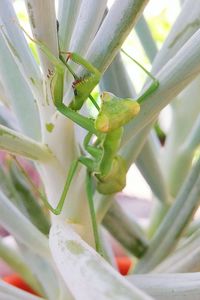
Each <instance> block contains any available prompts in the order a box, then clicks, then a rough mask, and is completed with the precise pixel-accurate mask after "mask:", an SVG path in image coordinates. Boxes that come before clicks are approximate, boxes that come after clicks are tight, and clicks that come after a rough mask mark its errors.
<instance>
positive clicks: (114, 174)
mask: <svg viewBox="0 0 200 300" xmlns="http://www.w3.org/2000/svg"><path fill="white" fill-rule="evenodd" d="M25 33H26V32H25ZM26 34H27V33H26ZM28 36H29V35H28ZM29 38H30V39H31V40H32V41H34V42H35V43H36V44H37V45H38V46H39V48H40V49H41V50H42V51H43V52H44V53H45V54H46V55H47V57H48V59H49V60H50V62H51V63H52V64H53V66H54V73H53V74H52V73H50V74H48V78H49V77H50V76H51V93H52V99H53V103H54V105H55V107H56V109H57V110H58V111H59V112H60V113H61V114H62V115H64V116H66V117H67V118H69V119H70V120H72V121H73V122H74V123H76V124H78V125H79V126H81V127H82V128H84V129H86V130H87V132H88V133H87V134H86V136H85V138H84V142H83V148H84V151H85V154H83V155H81V156H80V157H78V158H77V159H76V160H74V161H72V163H71V166H70V168H69V171H68V174H67V178H66V182H65V184H64V189H63V192H62V195H61V197H60V200H59V202H58V205H57V206H56V207H55V208H54V207H52V206H51V205H50V203H49V202H48V201H47V199H46V198H45V199H43V201H44V202H45V204H46V206H47V207H48V208H49V210H50V211H51V212H52V213H54V214H56V215H59V214H60V213H61V212H62V208H63V205H64V202H65V198H66V196H67V192H68V190H69V187H70V184H71V182H72V179H73V177H74V175H75V173H76V170H77V167H78V164H79V163H81V164H83V165H84V166H85V167H86V169H87V172H86V173H87V174H86V191H87V196H88V201H89V208H90V213H91V220H92V225H93V233H94V238H95V244H96V249H97V251H98V252H100V241H99V236H98V229H97V224H96V218H95V210H94V204H93V184H94V180H93V179H95V182H96V189H97V191H98V192H99V193H101V194H105V195H108V194H113V193H116V192H119V191H121V190H122V189H123V188H124V187H125V184H126V172H127V167H126V162H125V160H124V158H123V157H121V156H120V155H119V154H118V150H119V147H120V143H121V139H122V135H123V127H124V125H125V124H127V123H128V122H130V121H131V120H132V119H133V118H134V117H136V116H137V114H138V113H139V111H140V104H141V103H142V102H143V101H145V100H146V98H147V97H148V96H149V95H150V94H152V93H153V92H154V91H155V90H156V89H157V88H158V86H159V82H158V81H157V80H156V79H155V78H154V77H153V76H152V75H151V74H150V73H149V72H148V71H147V70H146V69H144V68H143V67H142V66H141V65H140V64H139V63H138V62H137V61H135V60H134V59H132V58H131V57H130V56H129V55H128V54H127V55H128V56H129V57H130V58H131V59H132V60H133V61H134V62H135V63H137V64H138V65H139V66H140V67H141V68H142V69H143V70H144V71H145V72H146V73H147V74H148V75H149V76H150V77H151V79H152V83H151V85H150V87H149V88H148V89H147V90H146V92H145V93H144V94H142V95H141V96H140V97H139V98H138V99H136V100H135V101H134V100H133V99H130V98H125V99H123V98H119V97H117V96H115V95H113V94H112V93H109V92H106V91H104V92H102V93H101V95H100V98H101V106H100V107H99V106H98V105H97V103H96V102H95V101H94V99H93V98H92V96H91V92H92V90H93V89H94V88H95V86H96V85H97V84H98V83H99V81H100V79H101V76H102V74H101V73H100V72H99V71H98V70H97V68H95V67H94V66H93V65H92V64H91V63H90V62H89V61H87V60H86V59H84V58H83V57H81V56H80V55H79V54H77V53H73V52H66V53H64V52H62V51H60V53H59V58H56V57H55V56H53V54H51V52H50V51H49V49H48V48H47V46H46V45H44V44H43V43H42V42H40V41H37V40H34V39H32V38H31V37H30V36H29ZM123 52H124V51H123ZM63 54H65V55H66V57H64V56H63ZM69 60H72V61H73V62H74V63H76V64H78V65H81V66H82V67H84V68H85V69H86V70H87V72H88V73H87V75H86V76H84V77H83V78H81V77H78V76H77V75H76V74H75V73H74V71H73V70H72V68H71V67H70V65H69V63H68V62H69ZM66 68H67V69H68V71H69V72H70V73H71V74H72V76H73V77H74V81H73V84H72V87H73V91H74V96H73V99H72V101H71V103H70V104H69V105H68V106H67V105H65V104H64V103H63V94H64V73H65V71H66ZM87 98H90V99H91V101H92V103H93V104H94V105H95V107H96V108H97V110H98V115H97V117H96V119H91V118H88V117H85V116H83V115H81V114H80V113H79V112H78V111H79V110H80V109H81V108H82V106H83V105H84V103H85V101H86V99H87ZM94 136H95V137H96V140H95V141H94V142H93V141H92V138H93V137H94Z"/></svg>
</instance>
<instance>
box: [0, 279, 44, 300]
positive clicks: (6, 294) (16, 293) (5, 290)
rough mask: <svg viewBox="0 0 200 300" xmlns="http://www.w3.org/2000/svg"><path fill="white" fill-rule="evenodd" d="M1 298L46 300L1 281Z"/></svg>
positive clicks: (5, 299)
mask: <svg viewBox="0 0 200 300" xmlns="http://www.w3.org/2000/svg"><path fill="white" fill-rule="evenodd" d="M0 298H1V299H2V300H45V299H44V298H40V297H37V296H34V295H31V294H30V293H28V292H25V291H22V290H21V289H18V288H16V287H14V286H12V285H10V284H8V283H6V282H3V281H2V280H1V281H0Z"/></svg>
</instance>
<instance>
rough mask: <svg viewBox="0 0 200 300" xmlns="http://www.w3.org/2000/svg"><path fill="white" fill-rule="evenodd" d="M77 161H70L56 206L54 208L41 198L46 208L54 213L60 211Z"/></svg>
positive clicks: (57, 213) (56, 213)
mask: <svg viewBox="0 0 200 300" xmlns="http://www.w3.org/2000/svg"><path fill="white" fill-rule="evenodd" d="M78 162H79V161H78V159H77V160H74V161H72V163H71V166H70V168H69V172H68V174H67V179H66V181H65V184H64V188H63V192H62V194H61V197H60V200H59V202H58V204H57V206H56V207H55V208H54V207H53V206H51V204H50V203H49V202H48V200H47V199H46V198H45V197H43V198H42V201H43V202H44V204H45V205H46V206H47V208H48V209H49V210H50V211H51V212H52V213H53V214H55V215H59V214H60V213H61V212H62V208H63V205H64V203H65V198H66V196H67V193H68V191H69V187H70V185H71V182H72V179H73V177H74V175H75V172H76V170H77V167H78Z"/></svg>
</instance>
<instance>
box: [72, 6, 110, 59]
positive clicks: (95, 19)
mask: <svg viewBox="0 0 200 300" xmlns="http://www.w3.org/2000/svg"><path fill="white" fill-rule="evenodd" d="M106 4H107V0H102V1H98V0H82V2H81V5H80V9H79V13H78V16H77V20H76V24H75V27H74V30H73V34H72V37H71V41H70V45H69V50H70V51H73V52H77V53H79V54H80V55H83V56H84V55H85V53H86V52H87V49H88V46H89V45H90V44H91V42H92V41H93V39H94V37H95V34H96V33H97V31H98V28H99V26H100V23H101V21H102V18H103V15H104V12H105V10H106ZM86 32H87V34H85V33H86Z"/></svg>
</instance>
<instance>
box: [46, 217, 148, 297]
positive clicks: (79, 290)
mask: <svg viewBox="0 0 200 300" xmlns="http://www.w3.org/2000/svg"><path fill="white" fill-rule="evenodd" d="M74 226H75V227H76V225H74ZM49 242H50V248H51V252H52V255H53V257H54V260H55V262H56V264H57V267H58V269H59V271H60V273H61V275H62V277H63V279H64V281H65V283H66V284H67V286H68V287H69V288H70V290H71V292H72V294H73V296H74V297H75V298H76V299H77V300H83V299H88V300H90V299H91V300H92V299H99V300H100V299H101V300H103V299H108V297H109V298H111V299H116V300H117V299H120V300H122V299H127V300H128V299H135V300H139V299H141V300H142V299H149V300H150V299H151V297H149V296H148V295H147V294H144V293H143V292H142V291H140V290H138V289H136V288H135V287H134V286H131V285H130V284H129V283H128V282H127V280H126V279H125V278H123V277H122V276H121V275H119V274H118V273H117V272H116V271H115V270H114V269H113V268H112V267H111V266H110V265H109V264H108V263H107V262H106V261H105V260H104V259H103V258H102V257H101V256H100V255H99V254H97V253H96V252H95V251H94V249H92V248H91V247H89V245H87V244H86V243H85V242H84V241H83V240H82V239H81V238H80V236H79V235H78V234H77V233H76V232H75V230H74V229H73V225H70V224H67V223H65V222H59V223H57V224H54V225H53V226H52V228H51V231H50V240H49ZM88 283H89V285H88Z"/></svg>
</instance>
